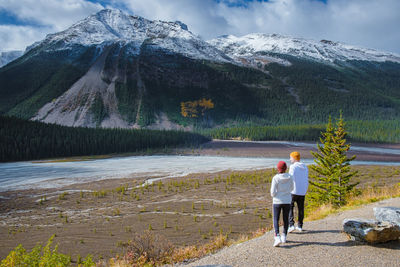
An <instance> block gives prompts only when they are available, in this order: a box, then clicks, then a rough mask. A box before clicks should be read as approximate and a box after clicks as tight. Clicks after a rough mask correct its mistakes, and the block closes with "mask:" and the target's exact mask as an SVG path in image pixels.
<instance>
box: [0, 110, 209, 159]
mask: <svg viewBox="0 0 400 267" xmlns="http://www.w3.org/2000/svg"><path fill="white" fill-rule="evenodd" d="M0 137H1V139H0V161H2V162H5V161H18V160H33V159H43V158H54V157H70V156H82V155H100V154H109V153H125V152H140V151H146V150H148V149H163V148H171V147H179V146H197V145H199V144H201V143H204V142H206V141H208V140H209V139H208V138H206V137H204V136H202V135H200V134H197V133H188V132H183V131H167V130H162V131H157V130H138V129H101V128H85V127H67V126H60V125H56V124H46V123H42V122H35V121H26V120H22V119H18V118H15V117H6V116H0Z"/></svg>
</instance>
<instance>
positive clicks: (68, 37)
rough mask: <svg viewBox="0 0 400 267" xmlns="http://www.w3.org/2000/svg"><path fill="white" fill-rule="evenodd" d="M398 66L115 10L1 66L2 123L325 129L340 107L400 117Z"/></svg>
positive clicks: (389, 56)
mask: <svg viewBox="0 0 400 267" xmlns="http://www.w3.org/2000/svg"><path fill="white" fill-rule="evenodd" d="M333 48H334V49H333ZM346 49H347V50H346ZM363 59H368V60H363ZM371 60H373V61H371ZM399 63H400V57H398V56H397V55H395V54H393V53H386V52H377V51H376V50H371V49H362V48H357V49H356V48H354V47H353V46H346V45H343V44H340V43H336V42H332V41H327V40H323V41H319V42H317V41H312V40H308V41H307V40H305V39H301V38H297V39H296V38H291V37H285V36H281V35H277V34H270V35H268V34H250V35H246V36H244V37H234V36H225V37H220V38H218V39H214V40H210V41H208V42H206V41H204V40H202V39H201V38H200V37H199V36H197V35H195V34H193V33H191V32H190V31H189V30H188V27H187V26H186V25H185V24H183V23H182V22H164V21H151V20H147V19H144V18H141V17H138V16H131V15H127V14H125V13H123V12H122V11H119V10H109V9H106V10H102V11H100V12H98V13H96V14H93V15H91V16H89V17H87V18H85V19H83V20H81V21H79V22H77V23H75V24H74V25H72V26H71V27H70V28H68V29H66V30H64V31H62V32H59V33H54V34H49V35H48V36H47V37H46V38H45V39H44V40H42V41H41V42H37V43H35V44H33V45H32V46H30V47H29V48H27V50H26V52H25V53H24V54H23V55H22V56H21V57H20V58H18V59H16V60H14V61H13V62H10V63H9V64H8V65H7V66H4V67H3V68H0V94H1V95H2V96H3V98H2V99H0V102H1V103H0V104H1V105H0V113H1V114H6V115H13V116H17V117H22V118H26V119H34V120H39V121H43V122H50V123H57V124H62V125H68V126H86V127H121V128H151V129H165V128H167V129H193V127H217V126H224V125H237V124H257V125H265V124H268V125H279V124H292V123H295V124H298V123H320V122H322V121H324V120H326V118H327V116H328V115H330V114H335V113H337V111H338V110H339V109H342V110H343V111H344V115H345V116H347V117H349V118H351V119H374V118H376V117H378V118H380V117H382V118H384V117H385V116H389V117H390V118H395V117H396V116H398V114H400V100H399V97H400V96H399V90H398V84H399V83H400V79H399V77H400V64H399ZM199 103H208V104H207V105H208V106H207V107H206V106H199ZM188 110H191V112H189V113H188V112H187V111H188Z"/></svg>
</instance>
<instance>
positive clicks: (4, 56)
mask: <svg viewBox="0 0 400 267" xmlns="http://www.w3.org/2000/svg"><path fill="white" fill-rule="evenodd" d="M23 53H24V51H7V52H1V53H0V67H3V66H4V65H7V64H8V63H9V62H11V61H13V60H15V59H16V58H19V57H20V56H22V54H23Z"/></svg>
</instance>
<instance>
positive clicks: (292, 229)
mask: <svg viewBox="0 0 400 267" xmlns="http://www.w3.org/2000/svg"><path fill="white" fill-rule="evenodd" d="M293 231H294V226H293V225H292V226H289V229H288V233H291V232H293Z"/></svg>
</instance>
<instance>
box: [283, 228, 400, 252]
mask: <svg viewBox="0 0 400 267" xmlns="http://www.w3.org/2000/svg"><path fill="white" fill-rule="evenodd" d="M339 232H340V231H339ZM301 246H331V247H355V246H371V247H376V248H386V249H394V250H400V241H398V240H397V241H391V242H387V243H383V244H367V243H363V242H358V241H351V240H348V241H342V242H332V243H330V242H318V241H291V240H287V242H286V245H283V246H281V248H286V249H289V248H295V247H301Z"/></svg>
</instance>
